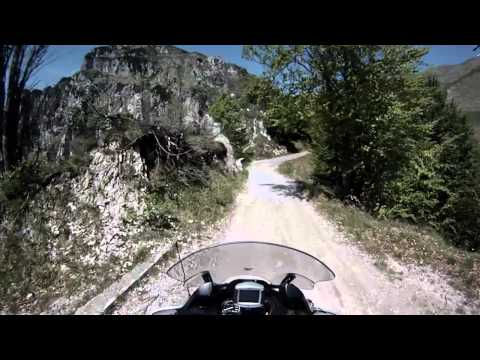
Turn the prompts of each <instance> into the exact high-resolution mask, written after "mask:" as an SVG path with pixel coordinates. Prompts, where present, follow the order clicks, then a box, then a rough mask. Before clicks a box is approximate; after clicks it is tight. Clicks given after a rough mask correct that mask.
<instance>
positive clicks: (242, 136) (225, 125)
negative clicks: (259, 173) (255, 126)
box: [208, 94, 254, 162]
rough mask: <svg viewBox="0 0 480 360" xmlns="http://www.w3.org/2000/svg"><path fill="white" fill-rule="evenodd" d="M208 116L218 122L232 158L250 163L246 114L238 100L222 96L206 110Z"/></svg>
mask: <svg viewBox="0 0 480 360" xmlns="http://www.w3.org/2000/svg"><path fill="white" fill-rule="evenodd" d="M208 111H209V113H210V115H212V117H213V118H214V119H215V120H216V121H218V122H220V124H221V125H222V132H223V133H224V134H225V136H226V137H227V138H228V139H229V140H230V143H231V144H232V147H233V151H234V154H235V155H234V156H235V157H236V158H244V159H245V160H246V161H247V162H248V161H250V160H251V159H252V158H253V156H254V152H253V150H252V149H250V148H248V145H249V134H248V131H247V124H246V114H245V111H244V109H243V108H242V107H241V102H240V100H239V99H237V98H235V97H232V96H229V95H226V94H223V95H221V96H220V97H219V98H218V99H217V100H216V101H215V102H214V103H213V104H212V105H211V106H210V107H209V109H208Z"/></svg>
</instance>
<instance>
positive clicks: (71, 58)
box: [33, 45, 480, 89]
mask: <svg viewBox="0 0 480 360" xmlns="http://www.w3.org/2000/svg"><path fill="white" fill-rule="evenodd" d="M96 46H99V45H52V46H51V48H50V51H51V55H50V56H51V57H52V61H51V62H50V63H49V64H47V65H46V66H44V67H43V68H42V69H41V70H40V71H39V72H38V73H37V74H36V76H35V79H33V80H34V81H38V85H37V87H38V88H40V89H42V88H44V87H46V86H49V85H54V84H56V83H57V82H58V81H59V80H60V79H61V78H62V77H65V76H71V75H73V74H74V73H75V72H77V71H78V70H80V66H81V65H82V62H83V58H84V56H85V54H86V53H87V52H89V51H90V50H91V49H93V48H94V47H96ZM177 46H178V47H180V48H182V49H185V50H187V51H197V52H200V53H203V54H206V55H211V56H220V57H222V58H223V59H225V61H227V62H231V63H235V64H238V65H240V66H242V67H244V68H246V69H247V70H248V71H249V72H250V73H252V74H261V72H262V67H261V66H260V65H258V64H256V63H254V62H251V61H247V60H245V59H242V46H241V45H177ZM474 47H475V45H433V46H430V48H431V49H430V52H429V54H428V55H426V56H425V59H424V61H425V62H426V63H427V64H428V65H445V64H459V63H462V62H464V61H465V60H467V59H469V58H471V57H473V56H475V53H473V48H474ZM476 53H480V51H477V52H476Z"/></svg>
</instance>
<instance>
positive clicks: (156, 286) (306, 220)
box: [116, 153, 474, 314]
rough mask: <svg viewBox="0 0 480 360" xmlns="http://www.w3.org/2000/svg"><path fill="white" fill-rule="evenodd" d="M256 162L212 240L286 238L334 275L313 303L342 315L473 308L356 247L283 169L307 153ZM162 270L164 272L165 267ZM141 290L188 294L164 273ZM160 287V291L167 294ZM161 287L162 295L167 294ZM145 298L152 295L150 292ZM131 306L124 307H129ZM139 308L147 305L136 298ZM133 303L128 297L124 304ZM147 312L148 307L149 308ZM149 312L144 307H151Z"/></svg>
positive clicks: (422, 272) (433, 277) (446, 289)
mask: <svg viewBox="0 0 480 360" xmlns="http://www.w3.org/2000/svg"><path fill="white" fill-rule="evenodd" d="M303 155H304V154H303V153H301V154H295V155H287V156H284V157H281V158H275V159H269V160H262V161H256V162H254V163H253V164H252V165H251V166H250V169H249V179H248V183H247V187H246V190H245V191H244V192H243V193H242V194H240V195H239V197H238V198H237V202H236V206H235V209H234V210H233V214H232V217H231V219H230V222H229V225H228V226H227V227H226V229H225V231H224V232H222V233H220V234H218V236H217V237H216V238H214V239H213V243H219V242H230V241H265V242H273V243H279V244H284V245H288V246H291V247H294V248H297V249H299V250H303V251H305V252H307V253H310V254H312V255H314V256H315V257H317V258H319V259H320V260H321V261H323V262H324V263H326V264H327V265H328V266H329V267H330V268H331V269H332V270H333V271H334V272H335V274H336V278H335V279H334V280H333V281H330V282H323V283H318V284H317V285H316V286H315V288H314V289H313V290H310V291H305V292H306V295H307V297H309V298H310V299H312V300H313V301H314V303H315V304H316V305H318V306H320V307H323V308H325V309H327V310H330V311H333V312H335V313H338V314H455V313H460V312H464V313H473V312H474V310H471V309H470V306H469V304H468V302H466V301H465V299H464V297H463V296H462V294H461V293H459V292H458V291H456V290H454V289H453V288H451V287H450V286H449V285H448V284H447V281H446V280H445V279H443V278H441V277H440V276H439V275H437V274H435V273H433V272H432V271H429V269H427V268H416V267H408V268H407V267H406V266H404V265H400V264H398V263H396V262H395V261H393V260H392V259H388V261H387V267H388V270H387V271H385V269H380V268H378V267H377V266H375V264H374V260H373V259H372V258H370V257H369V256H367V255H366V254H365V253H363V252H361V251H360V250H358V249H357V248H356V247H355V246H354V245H353V244H352V243H351V242H349V240H348V239H345V237H344V236H343V234H342V233H340V232H338V231H337V230H336V228H335V226H334V225H333V224H331V223H330V222H329V221H328V220H327V219H326V217H324V216H323V215H321V214H319V213H318V212H317V211H316V210H315V209H314V208H313V206H312V205H311V203H309V202H308V201H306V200H304V199H302V195H301V193H300V192H299V191H297V188H296V185H295V182H294V181H292V180H290V179H288V178H286V177H285V176H282V175H280V174H279V173H278V172H277V171H276V167H277V166H278V165H279V164H280V163H282V162H283V161H286V160H290V159H294V158H296V157H300V156H303ZM160 272H161V271H160ZM146 283H149V284H150V285H147V287H148V286H150V287H149V288H148V289H147V290H145V291H144V292H143V293H147V294H150V295H149V296H150V297H152V294H156V293H160V295H161V296H159V298H158V299H160V300H158V299H157V301H155V305H154V306H152V304H149V308H150V309H152V311H153V310H154V309H156V308H158V307H160V306H168V305H173V303H174V302H172V299H174V300H176V301H182V300H181V299H185V298H186V293H185V292H184V291H183V289H181V287H180V286H178V285H177V284H176V285H175V286H174V289H173V290H167V289H166V288H165V286H166V285H167V286H168V287H170V288H172V286H173V285H174V284H173V283H174V281H173V280H167V278H166V277H165V275H163V274H160V273H159V275H158V276H156V277H152V278H151V279H150V280H147V281H146ZM162 291H163V293H162ZM162 294H163V295H162ZM147 297H148V296H147ZM125 306H126V307H125ZM136 308H138V309H140V308H145V304H143V305H142V302H141V301H138V300H137V304H136ZM129 309H132V306H130V305H129V302H128V301H126V302H125V305H124V308H123V310H122V309H121V308H120V309H119V310H117V312H116V313H126V312H128V311H129ZM148 312H150V311H148ZM148 312H147V313H148Z"/></svg>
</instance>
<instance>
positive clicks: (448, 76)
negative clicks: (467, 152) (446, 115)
mask: <svg viewBox="0 0 480 360" xmlns="http://www.w3.org/2000/svg"><path fill="white" fill-rule="evenodd" d="M427 71H428V72H430V73H432V74H434V75H436V76H437V78H438V80H439V81H440V83H441V84H442V86H443V87H445V88H446V89H447V93H448V97H449V99H452V100H453V101H454V102H455V103H456V104H457V105H458V107H459V108H460V109H461V110H462V111H463V112H465V114H466V115H467V118H468V119H469V120H470V121H471V123H472V125H473V127H474V129H475V133H476V137H477V139H479V140H480V57H474V58H472V59H469V60H467V61H465V62H464V63H462V64H458V65H442V66H437V67H434V68H431V69H429V70H427Z"/></svg>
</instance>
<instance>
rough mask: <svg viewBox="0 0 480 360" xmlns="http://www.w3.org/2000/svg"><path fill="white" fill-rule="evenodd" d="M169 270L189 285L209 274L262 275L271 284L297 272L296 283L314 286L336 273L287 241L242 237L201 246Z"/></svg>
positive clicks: (217, 278) (218, 277) (218, 278)
mask: <svg viewBox="0 0 480 360" xmlns="http://www.w3.org/2000/svg"><path fill="white" fill-rule="evenodd" d="M167 274H168V275H169V276H170V277H172V278H174V279H176V280H179V281H183V282H184V284H186V285H188V286H200V285H201V284H202V283H203V282H204V281H205V280H204V279H202V275H205V274H209V276H210V278H211V279H212V281H213V282H214V283H216V284H224V283H227V282H229V279H231V278H232V277H237V278H259V279H262V280H264V281H266V282H268V283H269V284H272V285H273V286H275V285H274V284H280V283H281V281H282V280H283V279H284V278H285V276H287V274H295V280H293V282H292V283H293V284H294V285H296V286H297V287H299V288H301V289H313V287H314V285H315V283H317V282H319V281H329V280H332V279H333V278H334V277H335V274H334V273H333V271H331V270H330V269H329V268H328V267H327V266H326V265H325V264H324V263H322V262H321V261H320V260H318V259H317V258H315V257H313V256H311V255H309V254H307V253H305V252H303V251H300V250H297V249H293V248H290V247H287V246H284V245H279V244H273V243H264V242H253V241H243V242H235V243H225V244H220V245H215V246H212V247H209V248H205V249H201V250H198V251H196V252H194V253H191V254H190V255H188V256H186V257H185V258H183V259H182V260H181V261H178V262H177V263H176V264H174V265H173V266H172V267H171V268H170V269H169V270H168V271H167Z"/></svg>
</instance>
